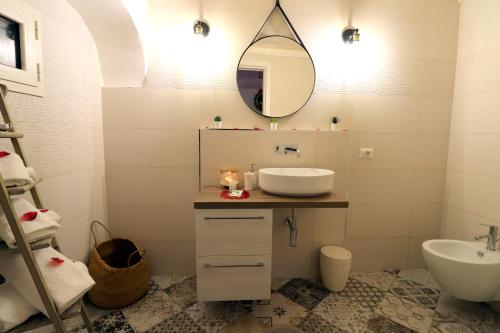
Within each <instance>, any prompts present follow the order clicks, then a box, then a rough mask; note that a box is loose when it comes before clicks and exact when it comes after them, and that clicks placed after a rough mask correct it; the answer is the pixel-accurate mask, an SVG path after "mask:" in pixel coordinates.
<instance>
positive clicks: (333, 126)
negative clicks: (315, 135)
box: [330, 116, 340, 131]
mask: <svg viewBox="0 0 500 333" xmlns="http://www.w3.org/2000/svg"><path fill="white" fill-rule="evenodd" d="M331 121H332V122H331V123H330V130H332V131H336V130H337V125H338V124H339V123H340V117H339V116H333V117H332V119H331Z"/></svg>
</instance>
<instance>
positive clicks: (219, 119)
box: [214, 116, 222, 128]
mask: <svg viewBox="0 0 500 333" xmlns="http://www.w3.org/2000/svg"><path fill="white" fill-rule="evenodd" d="M214 124H215V128H222V117H221V116H215V118H214Z"/></svg>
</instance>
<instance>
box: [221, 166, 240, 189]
mask: <svg viewBox="0 0 500 333" xmlns="http://www.w3.org/2000/svg"><path fill="white" fill-rule="evenodd" d="M238 171H239V169H237V168H234V169H221V170H220V184H221V185H222V186H226V187H236V186H237V185H238V184H239V180H238Z"/></svg>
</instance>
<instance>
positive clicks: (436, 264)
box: [422, 239, 500, 302]
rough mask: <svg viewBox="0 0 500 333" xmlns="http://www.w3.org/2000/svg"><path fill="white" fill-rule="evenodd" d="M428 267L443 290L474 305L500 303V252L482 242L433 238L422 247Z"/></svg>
mask: <svg viewBox="0 0 500 333" xmlns="http://www.w3.org/2000/svg"><path fill="white" fill-rule="evenodd" d="M422 251H423V255H424V260H425V262H426V264H427V268H428V269H429V271H430V272H431V274H432V276H433V277H434V279H435V280H436V282H437V283H438V284H439V286H440V287H441V289H442V290H444V291H445V292H447V293H449V294H450V295H452V296H455V297H456V298H460V299H463V300H467V301H472V302H488V301H498V300H500V251H491V250H487V249H486V247H485V244H484V243H482V242H466V241H460V240H449V239H433V240H428V241H425V242H424V243H423V244H422Z"/></svg>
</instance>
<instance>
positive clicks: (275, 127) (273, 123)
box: [269, 118, 278, 131]
mask: <svg viewBox="0 0 500 333" xmlns="http://www.w3.org/2000/svg"><path fill="white" fill-rule="evenodd" d="M269 129H270V130H271V131H277V130H278V119H276V118H271V122H270V123H269Z"/></svg>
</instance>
